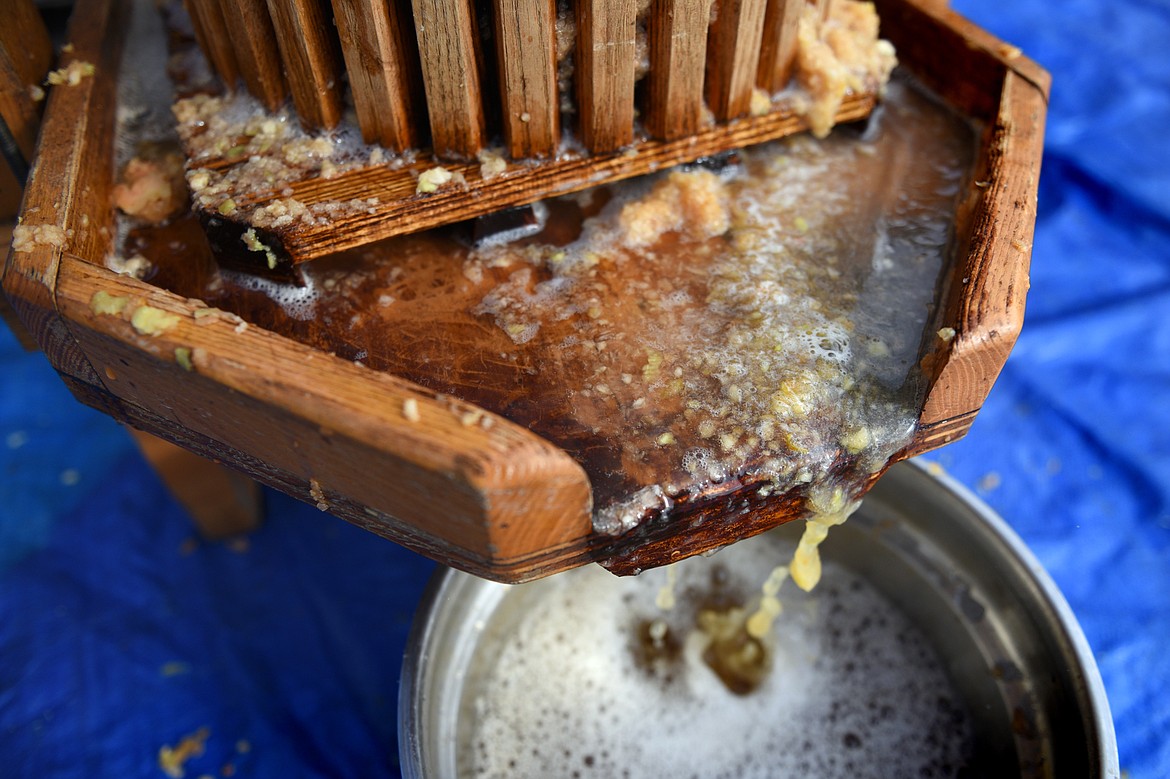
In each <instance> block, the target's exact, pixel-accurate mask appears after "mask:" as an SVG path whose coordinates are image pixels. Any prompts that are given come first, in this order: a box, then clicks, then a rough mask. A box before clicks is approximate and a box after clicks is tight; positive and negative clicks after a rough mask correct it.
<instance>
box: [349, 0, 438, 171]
mask: <svg viewBox="0 0 1170 779" xmlns="http://www.w3.org/2000/svg"><path fill="white" fill-rule="evenodd" d="M333 13H334V19H335V20H336V21H337V30H338V33H339V34H340V37H341V50H342V54H343V55H344V56H345V67H346V71H347V73H348V74H349V86H350V90H351V91H352V93H353V102H354V108H355V109H356V110H357V118H358V125H359V126H360V127H361V130H362V138H363V139H364V140H365V141H366V143H378V144H381V145H382V146H385V147H386V148H388V149H393V150H394V151H404V150H406V149H409V148H412V147H416V146H421V145H422V143H423V142H424V140H425V138H426V137H427V132H426V128H425V125H426V106H425V103H424V97H423V92H422V71H421V69H420V67H419V61H418V44H417V43H416V42H415V37H414V22H413V21H412V19H411V10H410V3H409V1H408V0H388V2H374V1H373V0H333Z"/></svg>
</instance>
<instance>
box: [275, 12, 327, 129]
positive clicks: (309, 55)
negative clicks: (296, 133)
mask: <svg viewBox="0 0 1170 779" xmlns="http://www.w3.org/2000/svg"><path fill="white" fill-rule="evenodd" d="M268 13H269V15H270V16H271V17H272V27H273V29H275V30H276V43H277V46H278V47H279V48H280V55H281V60H282V61H283V63H284V69H285V76H286V77H287V78H288V83H289V88H290V91H291V92H292V98H293V105H294V106H296V109H297V115H298V116H299V117H300V119H301V124H302V125H304V126H305V127H306V128H309V129H316V128H321V127H324V128H330V127H335V126H336V125H337V123H338V122H340V121H341V94H342V85H341V57H340V56H338V49H339V44H338V41H337V33H336V32H335V30H334V28H333V13H332V10H331V9H330V6H329V0H268Z"/></svg>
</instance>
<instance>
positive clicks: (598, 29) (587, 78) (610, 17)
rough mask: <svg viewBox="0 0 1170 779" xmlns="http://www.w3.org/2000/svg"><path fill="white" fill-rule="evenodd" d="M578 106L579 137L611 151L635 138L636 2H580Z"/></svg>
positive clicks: (591, 147) (600, 149) (593, 146)
mask: <svg viewBox="0 0 1170 779" xmlns="http://www.w3.org/2000/svg"><path fill="white" fill-rule="evenodd" d="M576 11H577V73H576V77H575V78H576V82H577V103H578V105H577V110H578V116H579V117H580V128H579V132H580V133H581V140H582V141H583V142H584V143H585V146H586V147H588V148H589V150H590V151H593V152H595V153H603V152H610V151H614V150H616V149H620V148H621V147H623V146H627V145H629V144H630V143H631V142H632V141H633V140H634V64H635V58H636V57H637V47H636V43H635V34H636V27H635V25H636V24H637V3H636V0H578V2H577V4H576Z"/></svg>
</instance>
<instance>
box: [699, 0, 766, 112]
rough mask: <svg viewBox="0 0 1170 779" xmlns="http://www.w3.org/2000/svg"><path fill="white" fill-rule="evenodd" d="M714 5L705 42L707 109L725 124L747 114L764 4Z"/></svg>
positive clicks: (726, 0) (739, 0)
mask: <svg viewBox="0 0 1170 779" xmlns="http://www.w3.org/2000/svg"><path fill="white" fill-rule="evenodd" d="M716 5H717V8H716V10H715V21H714V22H712V23H711V30H710V33H709V34H708V38H707V75H706V94H707V107H708V108H710V109H711V113H713V114H715V118H716V119H718V120H719V121H721V122H726V121H728V120H730V119H738V118H739V117H741V116H747V115H748V113H749V112H750V110H751V102H752V89H753V88H754V87H755V85H756V72H757V70H758V69H759V63H760V43H761V40H762V38H763V32H764V12H765V10H766V9H767V0H716Z"/></svg>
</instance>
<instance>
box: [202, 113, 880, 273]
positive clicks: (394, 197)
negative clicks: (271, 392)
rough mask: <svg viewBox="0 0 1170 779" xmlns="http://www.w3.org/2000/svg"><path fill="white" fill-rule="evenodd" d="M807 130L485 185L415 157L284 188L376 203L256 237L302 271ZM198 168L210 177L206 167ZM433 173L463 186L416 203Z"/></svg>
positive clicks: (799, 127) (329, 199) (685, 141)
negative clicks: (345, 253)
mask: <svg viewBox="0 0 1170 779" xmlns="http://www.w3.org/2000/svg"><path fill="white" fill-rule="evenodd" d="M875 101H876V97H875V96H874V95H872V94H865V93H856V94H850V95H848V96H847V97H846V98H845V101H844V103H843V104H842V106H841V109H840V111H838V113H837V120H838V121H839V122H847V121H852V120H855V119H860V118H862V117H864V116H867V115H868V114H869V113H870V112H871V111H872V110H873V107H874V104H875ZM807 129H808V124H807V122H806V121H805V120H804V119H803V118H801V117H800V116H798V115H796V114H794V113H792V112H790V111H783V110H777V111H775V112H773V113H771V114H767V115H765V116H760V117H747V118H745V119H741V120H739V121H737V122H733V123H731V124H714V125H711V126H709V127H706V128H704V129H703V130H701V131H700V132H698V133H696V134H695V135H692V136H686V137H683V138H680V139H679V140H676V141H660V140H654V139H648V140H644V141H640V142H638V143H636V144H634V145H633V146H631V147H629V148H628V149H626V150H619V151H615V152H612V153H609V154H594V155H588V154H581V153H577V152H563V153H562V154H560V155H558V156H557V157H556V158H554V159H549V160H545V161H537V162H533V163H527V164H525V165H523V166H511V167H509V168H508V170H506V171H505V172H504V173H502V174H499V175H497V176H493V177H492V178H489V179H484V178H482V177H481V176H480V169H479V165H478V164H476V163H470V164H465V163H454V164H453V163H447V162H442V163H441V162H440V161H438V160H436V159H434V158H433V157H431V156H430V155H426V154H419V155H418V156H417V157H416V158H415V160H414V161H413V162H411V163H409V164H407V165H403V166H402V167H399V168H390V167H389V166H386V165H377V166H370V167H366V168H361V169H358V170H351V171H347V172H344V173H341V174H339V175H337V176H335V177H333V178H329V179H324V178H306V179H304V180H301V181H299V182H294V183H293V184H291V185H290V186H291V189H292V193H293V194H292V197H293V198H295V199H296V200H298V201H300V202H301V203H304V204H306V205H312V204H316V203H338V202H341V203H344V202H347V201H351V200H355V199H364V198H366V197H368V196H369V194H370V193H372V192H376V193H377V194H378V202H377V203H376V204H375V205H372V206H368V207H367V206H365V205H363V206H362V208H360V209H356V210H355V211H353V212H352V213H350V214H347V215H335V216H334V217H333V218H332V221H331V222H329V223H328V224H322V225H305V224H303V223H301V224H297V225H293V226H291V227H288V228H282V229H277V230H275V231H262V230H257V233H258V234H262V238H261V240H262V241H263V243H264V244H266V245H267V246H269V247H271V248H272V249H274V250H275V252H276V254H277V255H278V256H279V261H280V262H281V263H287V262H291V263H294V264H295V263H299V262H306V261H308V260H313V259H317V258H318V257H324V256H326V255H328V254H332V253H333V252H336V251H341V250H343V249H351V248H354V247H356V246H362V245H364V244H368V243H372V242H374V241H377V240H381V239H383V238H389V237H391V236H394V235H402V234H405V233H412V232H417V231H419V230H424V229H427V228H429V227H435V226H438V225H442V224H446V223H449V222H452V221H458V220H463V219H471V218H473V217H476V216H481V215H483V214H487V213H490V212H492V211H497V210H499V209H502V208H510V207H512V206H517V205H523V204H526V203H532V202H535V201H537V200H541V199H543V198H545V197H549V196H550V195H554V194H565V193H568V192H576V191H580V190H582V189H586V188H588V187H591V186H595V185H596V184H597V183H598V182H601V181H620V180H622V179H626V178H630V177H632V176H640V175H643V174H645V173H650V172H653V171H656V170H661V169H663V168H665V167H668V166H671V165H679V164H683V163H686V162H693V161H694V160H697V159H700V158H702V157H705V156H709V155H712V154H718V153H720V152H723V151H726V150H727V149H738V148H741V147H743V146H750V145H752V144H756V143H763V142H765V141H769V140H774V139H776V138H781V137H784V136H786V135H792V134H793V133H797V132H802V131H804V130H807ZM201 164H203V165H206V166H207V167H216V165H215V164H214V163H210V162H201ZM439 164H443V165H444V166H445V167H446V168H447V169H448V170H450V171H452V172H457V173H460V174H461V175H462V176H463V177H464V180H465V183H464V184H463V185H455V184H452V185H449V186H447V187H444V188H442V189H440V190H439V191H437V192H435V193H433V194H429V195H419V194H416V192H415V188H416V184H417V179H418V176H419V174H420V173H422V172H423V171H425V170H427V169H429V168H433V167H434V166H436V165H439ZM225 165H226V163H225ZM282 197H287V195H284V194H282V190H271V191H266V192H261V193H259V194H258V195H253V196H251V197H246V196H241V197H237V198H235V201H236V204H237V206H242V208H240V209H239V212H240V214H241V215H243V214H245V213H246V212H247V209H248V208H249V207H251V206H253V205H263V204H264V203H267V202H271V201H273V200H276V199H279V198H282ZM207 216H208V217H209V218H210V219H214V220H215V221H216V222H218V223H219V224H221V225H224V228H223V229H225V230H229V231H234V232H235V235H234V236H231V235H228V236H226V239H225V240H222V241H220V243H221V245H223V246H225V247H229V246H230V247H234V248H237V249H239V252H240V255H239V256H238V257H237V258H236V259H237V260H238V261H240V262H244V263H247V264H250V265H253V266H255V267H256V268H257V270H261V271H264V270H265V269H266V267H267V266H266V258H265V256H264V255H263V254H260V253H257V252H248V251H246V249H243V248H240V247H242V246H243V244H241V243H240V241H239V240H238V239H239V234H240V233H242V232H243V230H244V229H246V228H245V226H244V225H243V223H239V222H237V223H232V222H229V221H228V219H227V218H226V217H224V216H222V215H221V214H219V212H218V211H209V212H208V213H207ZM257 263H260V264H257Z"/></svg>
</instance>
